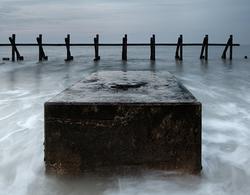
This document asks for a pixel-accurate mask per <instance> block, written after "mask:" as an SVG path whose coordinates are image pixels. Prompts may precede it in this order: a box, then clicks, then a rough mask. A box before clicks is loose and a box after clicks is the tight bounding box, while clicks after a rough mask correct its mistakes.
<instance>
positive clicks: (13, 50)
mask: <svg viewBox="0 0 250 195" xmlns="http://www.w3.org/2000/svg"><path fill="white" fill-rule="evenodd" d="M12 41H13V43H16V35H15V34H12ZM11 45H12V46H11V47H12V57H11V59H12V62H14V61H15V58H16V55H15V48H14V45H13V44H11Z"/></svg>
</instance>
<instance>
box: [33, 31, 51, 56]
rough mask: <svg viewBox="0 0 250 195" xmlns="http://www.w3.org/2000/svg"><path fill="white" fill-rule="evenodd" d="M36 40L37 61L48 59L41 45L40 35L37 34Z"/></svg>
mask: <svg viewBox="0 0 250 195" xmlns="http://www.w3.org/2000/svg"><path fill="white" fill-rule="evenodd" d="M36 40H37V44H38V47H39V61H43V60H48V56H46V55H45V53H44V50H43V46H42V35H41V34H39V36H38V37H37V38H36Z"/></svg>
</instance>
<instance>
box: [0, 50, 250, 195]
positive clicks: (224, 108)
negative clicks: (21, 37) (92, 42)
mask: <svg viewBox="0 0 250 195" xmlns="http://www.w3.org/2000/svg"><path fill="white" fill-rule="evenodd" d="M19 49H20V52H21V54H22V55H23V56H24V61H20V62H15V63H12V62H9V61H0V194H1V195H5V194H6V195H7V194H8V195H9V194H11V195H26V194H36V195H40V194H44V195H45V194H46V195H50V194H58V195H59V194H60V195H63V194H65V195H69V194H70V195H75V194H96V195H97V194H103V195H125V194H131V195H133V194H136V195H142V194H143V195H155V194H162V195H165V194H171V195H177V194H178V195H180V194H185V195H189V194H190V195H198V194H200V195H210V194H218V195H224V194H225V195H226V194H235V195H238V194H249V193H250V152H249V151H250V90H249V89H250V60H249V59H244V56H246V55H250V46H240V47H239V48H235V49H234V58H233V60H232V61H230V60H222V59H221V58H220V56H221V54H222V51H223V48H222V47H218V48H217V47H209V60H208V61H207V62H206V61H201V60H200V59H199V54H200V48H199V47H197V48H194V47H185V48H184V56H183V61H182V62H180V61H175V59H174V54H175V48H173V47H157V48H156V53H157V55H156V58H157V59H156V61H155V62H152V61H150V60H149V48H148V47H138V48H134V47H129V48H128V61H127V62H123V61H121V48H120V47H101V48H100V55H101V60H100V61H99V62H94V61H93V55H94V53H93V52H94V50H93V48H90V47H74V48H72V55H73V56H74V60H73V61H71V62H67V63H66V62H64V58H65V55H66V52H65V48H64V47H61V48H60V47H56V48H52V47H45V48H44V49H45V52H46V54H47V55H48V56H49V60H48V61H45V62H41V63H39V62H38V59H37V58H38V54H37V48H33V47H30V48H28V47H19ZM0 54H1V58H2V57H9V56H10V48H8V47H6V48H0ZM249 57H250V56H249ZM102 70H105V71H107V70H109V71H113V70H121V71H132V70H133V71H137V70H140V71H152V72H155V73H156V74H157V72H166V71H169V72H170V73H172V74H174V75H175V76H176V77H177V78H178V79H179V80H180V81H181V82H182V83H183V84H184V85H185V86H186V87H187V88H188V89H189V90H190V91H191V92H192V93H193V94H194V95H195V96H196V98H197V99H198V100H199V101H200V102H201V103H202V106H203V107H202V108H203V109H202V165H203V170H202V172H201V174H200V175H198V176H194V175H188V174H180V173H174V172H167V171H148V172H147V171H145V173H143V174H141V175H138V176H131V175H127V176H126V175H125V176H124V175H123V176H112V177H104V176H102V177H101V176H100V177H98V176H85V177H81V178H79V177H57V176H49V175H46V174H45V168H44V146H43V142H44V107H43V105H44V102H46V101H47V100H48V99H50V98H52V97H53V96H55V95H56V94H58V93H59V92H61V91H62V90H64V89H65V88H67V87H69V86H71V85H72V84H74V83H75V82H77V81H78V80H81V79H84V78H85V77H86V76H88V75H90V74H91V73H94V72H98V71H102ZM93 152H94V151H93Z"/></svg>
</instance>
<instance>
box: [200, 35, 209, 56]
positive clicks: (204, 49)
mask: <svg viewBox="0 0 250 195" xmlns="http://www.w3.org/2000/svg"><path fill="white" fill-rule="evenodd" d="M204 51H205V56H204ZM200 59H205V60H207V59H208V35H206V36H205V37H204V39H203V43H202V48H201V55H200Z"/></svg>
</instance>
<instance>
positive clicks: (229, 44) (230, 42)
mask: <svg viewBox="0 0 250 195" xmlns="http://www.w3.org/2000/svg"><path fill="white" fill-rule="evenodd" d="M228 47H230V51H229V52H230V54H229V55H230V60H232V59H233V35H230V37H229V39H228V41H227V44H226V46H225V49H224V51H223V53H222V56H221V58H222V59H226V58H227V50H228Z"/></svg>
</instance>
